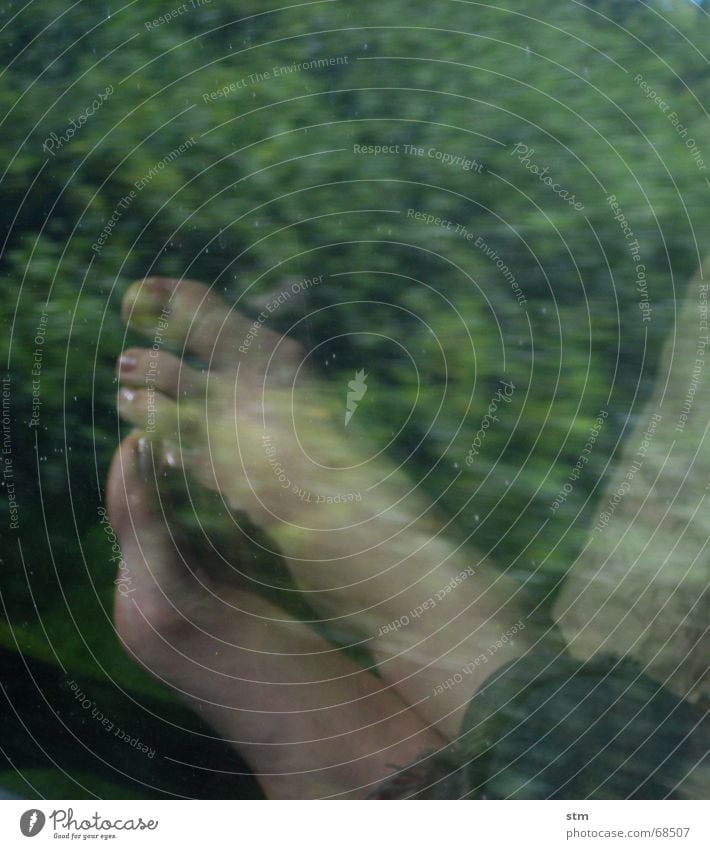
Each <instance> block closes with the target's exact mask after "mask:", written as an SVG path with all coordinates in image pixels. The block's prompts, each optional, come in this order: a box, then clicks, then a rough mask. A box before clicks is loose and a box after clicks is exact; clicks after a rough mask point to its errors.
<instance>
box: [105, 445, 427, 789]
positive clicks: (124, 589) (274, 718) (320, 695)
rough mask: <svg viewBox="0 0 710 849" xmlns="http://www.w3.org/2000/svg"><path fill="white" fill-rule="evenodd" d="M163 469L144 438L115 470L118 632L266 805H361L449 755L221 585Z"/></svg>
mask: <svg viewBox="0 0 710 849" xmlns="http://www.w3.org/2000/svg"><path fill="white" fill-rule="evenodd" d="M154 460H155V466H154ZM163 471H164V470H163V469H162V468H161V467H160V460H159V458H154V456H153V453H152V451H151V448H150V445H149V444H148V443H146V441H145V440H143V439H141V438H139V436H138V435H137V434H136V435H134V436H131V437H128V438H127V439H126V440H124V442H123V443H122V445H121V447H120V449H119V451H117V453H116V456H115V458H114V461H113V465H112V469H111V473H110V477H109V482H108V493H107V496H108V507H109V513H110V517H111V522H112V524H113V525H114V527H115V529H116V531H117V533H118V535H119V538H120V541H121V546H122V552H123V558H124V562H125V564H126V568H125V569H123V570H122V574H121V585H120V588H119V592H118V593H117V595H116V603H115V621H116V627H117V630H118V633H119V636H120V638H121V640H122V641H123V643H124V644H125V646H126V648H127V650H128V651H129V653H130V654H131V655H132V656H133V657H135V659H136V660H137V661H139V662H140V663H141V664H142V665H143V666H144V667H145V668H146V669H148V670H149V671H150V672H151V673H153V674H154V675H156V676H157V677H158V678H159V679H160V680H162V681H163V682H165V683H167V684H168V685H170V686H171V687H173V688H174V689H175V690H176V691H177V692H179V693H180V695H181V696H182V697H183V698H185V699H186V700H187V702H188V703H189V704H190V705H191V706H192V707H193V708H194V709H195V710H196V711H197V712H198V713H199V714H200V715H201V716H202V717H203V718H204V719H205V720H207V721H208V722H209V723H210V724H211V725H212V726H213V727H214V728H215V729H216V731H217V732H218V733H219V734H220V735H221V736H223V737H224V738H225V739H226V740H228V741H229V742H231V743H232V744H233V745H234V746H235V747H236V748H237V749H238V751H239V752H240V753H241V754H242V756H243V757H244V758H245V759H246V760H247V761H248V762H249V764H250V765H251V766H252V768H253V770H254V772H255V773H256V775H257V776H258V777H259V780H260V783H261V785H262V787H263V788H264V791H265V792H266V794H267V795H268V796H271V797H273V798H317V797H323V796H331V795H339V796H341V797H354V798H357V797H363V796H366V795H367V793H368V792H369V791H371V790H372V785H373V783H376V782H380V781H382V780H383V779H384V778H385V777H387V776H388V775H390V774H391V773H392V771H393V770H392V766H391V765H392V764H402V765H404V764H406V763H409V762H411V761H412V760H414V759H415V757H416V756H417V755H418V753H420V752H421V751H422V750H424V749H435V750H437V749H439V748H440V747H441V745H442V740H441V738H440V737H439V736H438V735H437V734H435V733H433V732H431V731H427V730H426V729H425V728H424V724H423V723H422V722H421V721H420V720H419V719H418V718H417V717H416V715H415V714H414V713H413V712H412V711H411V710H409V706H408V705H405V703H404V702H403V701H402V700H401V699H400V698H399V697H398V696H397V695H396V694H394V693H393V692H392V691H391V689H389V688H387V687H386V686H384V685H383V684H382V682H381V681H378V679H377V678H376V677H374V676H373V675H371V674H370V673H368V672H366V671H364V670H363V669H361V668H360V667H359V666H358V665H356V664H355V663H354V662H353V661H351V660H349V659H348V658H347V657H345V655H343V654H342V653H341V652H339V651H336V650H334V649H333V648H332V646H331V645H330V644H329V643H327V642H326V641H325V640H323V639H322V638H321V637H319V636H317V635H316V634H315V633H314V632H313V631H311V630H310V629H309V628H308V627H307V626H305V625H303V624H301V623H298V622H294V621H293V620H290V619H289V618H288V617H287V616H286V615H285V614H284V613H283V612H282V611H280V610H279V609H278V608H276V607H274V606H273V605H271V604H269V603H268V602H266V601H265V600H263V599H262V598H260V597H258V596H256V595H254V594H253V593H249V592H246V591H240V590H239V589H237V588H235V586H234V581H233V580H232V578H231V576H230V575H225V576H224V577H225V578H226V580H225V581H221V580H220V577H221V576H220V569H222V570H223V571H224V570H227V569H228V567H225V566H224V564H220V563H219V562H215V563H211V562H210V558H209V556H208V554H207V551H202V552H201V554H200V557H199V558H193V557H191V556H190V555H189V554H188V553H187V549H186V548H185V547H183V546H181V545H180V544H179V542H178V540H179V529H176V528H175V527H173V525H172V523H171V522H170V520H169V513H168V512H167V511H166V512H163V510H162V507H163V506H164V505H163V504H162V503H161V499H160V496H159V493H158V492H157V490H156V488H155V481H156V480H160V479H161V478H162V475H163ZM239 545H240V541H239V540H238V539H237V538H236V536H235V547H239ZM215 559H216V558H215Z"/></svg>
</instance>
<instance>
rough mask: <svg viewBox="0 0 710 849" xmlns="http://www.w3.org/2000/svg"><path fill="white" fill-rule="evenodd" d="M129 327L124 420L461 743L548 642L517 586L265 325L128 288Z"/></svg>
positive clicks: (160, 289) (172, 294)
mask: <svg viewBox="0 0 710 849" xmlns="http://www.w3.org/2000/svg"><path fill="white" fill-rule="evenodd" d="M124 318H125V320H126V321H127V323H128V324H129V326H130V327H132V328H133V329H135V330H138V331H140V332H142V333H143V334H144V335H145V336H147V338H148V347H146V348H143V349H141V348H134V349H130V350H128V351H127V352H126V354H125V355H124V358H123V360H122V364H121V367H120V380H121V386H122V388H121V392H120V410H121V414H122V415H123V417H124V418H126V419H127V420H129V421H130V422H132V423H133V424H134V425H136V426H137V427H139V428H141V429H143V430H144V431H148V432H150V435H151V436H152V437H153V438H154V439H155V442H154V444H155V445H156V446H160V448H159V449H156V450H160V451H162V452H163V454H164V456H163V458H162V459H163V460H166V461H168V462H170V463H172V464H173V465H180V466H182V467H184V468H186V469H187V470H188V471H189V472H190V473H191V474H192V475H193V476H194V477H196V478H197V479H198V480H199V481H200V482H201V484H203V485H204V486H205V487H207V488H210V489H212V490H214V491H216V492H218V493H219V494H220V495H221V496H222V497H223V498H224V501H225V502H226V504H227V505H228V507H229V509H230V511H231V513H232V517H231V519H230V521H233V522H235V523H236V522H238V518H237V517H238V516H239V515H243V514H246V515H247V516H248V517H249V520H250V521H251V522H253V523H254V524H255V525H257V526H259V528H260V529H261V530H262V531H264V532H266V534H267V535H268V539H271V540H272V541H273V543H274V544H275V546H276V547H277V548H278V550H279V551H280V552H281V554H282V555H283V557H284V558H285V561H286V563H287V565H288V568H289V570H290V572H291V574H292V576H293V579H294V580H295V582H296V584H297V586H298V587H299V588H300V589H301V590H302V591H304V592H305V593H306V595H307V598H308V600H309V602H310V603H311V605H312V606H313V607H314V608H315V609H316V610H317V611H318V613H319V614H320V615H321V616H323V617H325V618H327V619H329V620H330V622H329V624H330V625H331V626H332V627H333V629H334V631H339V632H340V633H346V634H349V635H352V639H353V640H356V641H360V642H361V643H363V644H364V646H365V647H366V648H367V649H368V650H369V651H370V652H371V654H372V655H373V656H374V658H375V661H376V663H377V665H378V670H379V673H380V675H381V676H382V678H383V680H384V681H386V682H387V683H388V684H390V685H392V687H393V688H394V689H396V691H397V692H398V693H399V694H400V695H401V696H402V697H403V698H404V699H405V700H406V701H408V702H409V703H410V704H412V705H414V706H415V709H416V710H417V711H418V712H419V714H420V715H421V716H422V717H423V718H424V719H425V721H426V722H428V723H431V724H433V725H435V726H436V727H437V729H438V730H439V731H440V732H441V733H443V734H444V735H445V736H446V737H447V738H449V739H452V738H453V737H455V735H456V734H457V732H458V729H459V726H460V721H461V717H462V713H463V711H464V710H465V707H466V705H467V703H468V701H469V699H470V698H471V695H472V694H473V692H474V691H475V690H476V689H477V687H478V686H479V685H480V683H481V682H482V681H483V680H485V678H486V677H488V675H490V673H491V672H492V671H493V670H494V669H495V668H497V667H498V666H500V665H502V664H504V663H506V662H507V661H509V660H511V659H512V658H514V657H517V656H519V655H520V654H521V653H523V651H524V650H525V649H526V648H527V647H528V645H529V644H531V643H532V642H534V641H535V640H537V638H538V635H537V634H536V633H535V629H534V628H533V626H532V625H530V624H529V623H528V622H527V620H526V619H525V613H526V610H525V605H524V604H521V603H520V593H519V590H518V588H517V586H516V585H515V584H514V583H512V582H510V581H508V580H507V579H505V578H504V577H503V576H501V575H500V574H499V573H498V572H497V571H495V570H494V569H492V568H490V566H489V565H488V564H486V563H485V562H483V561H481V560H480V559H479V557H478V556H477V555H476V554H475V552H473V551H470V550H467V549H462V548H458V547H457V546H456V545H455V544H454V543H453V542H452V541H451V540H450V539H449V538H448V537H447V536H446V535H445V533H444V526H445V522H444V521H442V520H441V519H440V518H437V517H436V515H435V512H434V511H433V508H432V505H431V503H430V502H429V501H428V500H427V499H426V498H425V497H424V496H423V495H422V494H421V492H420V491H419V490H418V489H417V488H416V487H413V486H412V484H411V482H410V481H409V480H408V478H407V477H406V476H405V475H404V474H403V473H402V472H400V471H399V470H398V469H396V468H395V467H394V465H392V463H391V462H390V461H388V460H387V459H385V455H384V453H381V451H380V449H381V448H382V447H383V446H378V445H375V446H373V445H372V444H371V442H370V441H369V440H368V438H367V437H366V436H364V435H363V433H362V431H358V430H357V428H356V426H355V423H354V422H351V423H350V424H349V426H348V428H347V430H345V426H344V424H343V397H342V392H341V389H342V387H340V386H338V387H337V388H336V389H333V388H332V387H331V385H330V384H329V383H328V382H326V381H325V380H323V379H320V378H318V377H317V376H316V374H315V371H314V370H312V369H311V368H310V366H309V363H308V362H307V358H306V357H305V355H304V352H303V350H302V349H301V347H300V346H299V345H298V344H297V343H296V342H294V341H293V340H291V339H289V338H287V337H283V336H281V335H280V334H278V333H275V332H274V331H273V330H271V329H269V328H268V327H267V326H266V325H267V322H262V323H261V324H258V323H255V322H254V321H252V320H251V319H247V318H245V317H243V316H241V315H240V314H239V313H237V312H235V311H234V310H231V309H229V307H228V305H227V304H225V303H224V302H223V301H222V300H221V299H220V298H217V297H215V296H214V295H212V294H211V293H209V292H208V290H207V289H206V288H205V287H203V286H201V285H199V284H196V283H193V282H191V281H185V280H182V281H176V280H166V279H162V278H151V279H148V280H145V281H140V282H138V283H136V284H134V285H133V286H132V287H131V288H130V290H129V291H128V293H127V295H126V298H125V300H124ZM166 345H168V346H170V347H172V348H173V349H174V350H175V351H176V354H177V355H178V356H175V355H173V354H171V353H168V352H167V351H166V350H165V346H166ZM184 353H187V354H189V355H191V356H193V357H196V358H198V359H199V360H200V361H201V362H202V363H203V364H204V366H206V367H208V368H205V369H203V370H199V369H196V368H192V367H190V366H188V365H187V363H186V362H185V360H184V359H183V358H182V355H183V354H184ZM452 588H453V590H454V591H452ZM521 621H522V622H523V623H524V624H525V625H527V626H528V627H525V628H522V629H521V628H515V633H514V635H511V634H510V632H511V631H512V630H513V628H514V626H515V623H517V622H521ZM491 647H494V649H495V650H493V651H491V650H490V649H491ZM482 653H483V654H485V655H486V662H485V664H484V663H483V662H481V663H480V664H477V665H476V664H474V665H472V661H473V660H474V659H475V658H477V657H479V656H480V655H481V654H482ZM464 667H465V668H466V671H465V672H462V670H463V669H464ZM452 677H453V678H455V679H456V681H457V686H454V687H447V688H444V689H443V690H442V688H441V684H442V683H444V682H447V681H448V680H449V679H451V678H452ZM459 679H460V680H459Z"/></svg>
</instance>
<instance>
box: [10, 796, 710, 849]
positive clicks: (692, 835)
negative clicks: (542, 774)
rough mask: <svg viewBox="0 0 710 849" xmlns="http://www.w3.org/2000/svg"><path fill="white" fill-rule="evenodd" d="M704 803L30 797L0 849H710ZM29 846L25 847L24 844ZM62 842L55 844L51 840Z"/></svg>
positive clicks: (15, 808)
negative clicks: (89, 848)
mask: <svg viewBox="0 0 710 849" xmlns="http://www.w3.org/2000/svg"><path fill="white" fill-rule="evenodd" d="M709 807H710V806H709V805H708V803H707V802H675V801H664V802H658V801H634V802H618V801H613V802H603V801H594V802H584V801H580V802H572V801H561V802H560V801H551V802H525V801H523V802H489V801H469V802H456V801H444V802H382V801H372V802H335V801H333V802H328V801H322V802H291V801H289V802H277V801H268V802H258V801H257V802H255V801H238V800H234V801H229V800H227V801H219V802H215V801H162V800H161V801H154V802H151V801H145V800H141V801H136V802H131V801H106V802H102V801H97V802H87V801H79V802H66V801H51V802H43V801H32V802H20V801H16V800H12V801H9V800H8V801H4V802H1V803H0V846H2V847H16V846H23V847H28V846H30V845H31V846H35V847H40V846H43V845H47V844H48V843H51V844H52V845H54V846H57V845H67V844H78V843H79V842H81V843H82V844H86V843H87V842H92V843H93V844H94V845H96V844H98V843H100V844H101V845H106V844H107V843H108V844H109V845H115V846H119V845H120V846H126V847H128V846H134V845H135V846H138V845H140V846H160V847H161V849H162V847H171V849H172V848H173V847H182V846H195V845H196V843H198V842H200V843H201V844H202V845H204V846H205V847H207V846H209V847H210V849H212V847H221V846H225V847H240V849H242V847H245V849H246V847H249V848H250V849H251V847H254V849H257V847H262V846H265V847H268V849H271V847H284V849H321V847H323V849H356V847H357V849H371V847H372V849H375V847H376V849H379V848H380V847H383V846H388V845H393V846H395V845H396V846H406V847H408V849H409V847H420V846H421V847H437V849H438V848H439V847H442V849H444V847H445V849H464V847H465V849H472V848H473V847H485V849H488V847H502V849H512V848H513V847H521V849H527V847H538V846H539V847H545V849H548V847H557V846H568V847H572V846H576V847H581V846H589V847H593V846H602V845H608V846H640V847H641V846H648V847H651V846H669V847H670V846H676V847H678V849H691V847H693V849H695V847H698V849H700V847H702V849H707V847H708V846H710V817H709V816H708V814H709V813H710V811H709V810H708V808H709ZM30 840H34V841H35V842H33V843H31V844H30V843H29V842H28V841H30ZM60 841H61V842H60Z"/></svg>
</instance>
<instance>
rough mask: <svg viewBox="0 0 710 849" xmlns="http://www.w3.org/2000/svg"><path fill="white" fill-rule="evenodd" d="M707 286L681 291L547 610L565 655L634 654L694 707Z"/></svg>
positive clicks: (704, 557)
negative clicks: (584, 536) (647, 381)
mask: <svg viewBox="0 0 710 849" xmlns="http://www.w3.org/2000/svg"><path fill="white" fill-rule="evenodd" d="M707 279H708V275H707V273H706V274H705V279H704V280H703V279H702V278H701V277H697V278H696V279H695V280H694V281H693V282H692V283H691V284H690V286H689V287H688V289H687V290H686V292H685V293H683V297H684V300H683V301H682V303H681V304H680V309H679V312H678V316H677V323H676V332H675V333H674V334H673V335H672V337H671V338H670V339H669V340H668V342H667V344H666V347H665V349H664V351H663V355H662V357H661V362H660V366H659V370H658V377H657V379H656V388H655V390H654V392H653V395H652V397H651V399H650V400H649V401H648V403H647V404H646V406H645V407H644V409H643V410H642V412H641V413H640V414H635V415H634V419H633V421H632V422H631V423H630V427H629V430H630V433H629V435H628V436H626V437H625V448H624V452H623V454H622V457H621V459H620V461H619V463H618V465H617V466H616V469H615V471H614V472H613V474H612V475H611V479H610V482H609V485H608V486H607V488H606V491H605V493H604V494H603V495H602V497H601V499H600V501H599V512H598V514H597V519H596V525H595V527H594V528H593V529H592V532H591V537H590V540H589V544H588V545H587V546H586V547H585V548H584V550H583V552H582V554H581V555H580V557H579V558H578V560H577V561H576V563H575V564H573V566H572V568H571V570H570V572H569V574H568V576H567V579H566V582H565V585H564V587H563V588H562V592H561V593H560V596H559V598H558V600H557V604H556V607H555V617H556V619H557V620H558V622H559V624H560V626H561V628H562V631H563V633H564V636H565V638H566V639H567V641H568V644H569V650H570V652H571V653H572V654H573V655H575V656H577V657H580V658H585V657H591V656H593V655H594V654H596V653H597V652H605V653H612V654H616V655H624V654H626V655H630V656H631V657H633V658H635V659H636V660H638V661H639V663H640V664H641V666H642V667H643V669H644V670H645V672H646V673H647V674H649V675H651V676H653V677H654V678H656V679H657V680H658V681H659V682H660V683H662V684H664V685H665V686H666V687H668V688H669V689H671V690H673V691H674V692H675V693H676V694H677V695H679V696H682V697H686V698H688V699H689V700H690V701H694V702H700V703H702V702H703V701H707V700H708V697H709V696H710V678H708V665H707V661H708V657H710V639H709V638H708V630H707V625H708V599H709V598H710V596H709V594H708V583H709V582H708V575H709V564H710V519H709V518H708V516H709V515H710V512H709V511H710V489H709V485H710V374H709V372H708V369H710V344H709V343H710V337H709V336H708V333H710V330H709V329H708V284H707V282H705V281H707Z"/></svg>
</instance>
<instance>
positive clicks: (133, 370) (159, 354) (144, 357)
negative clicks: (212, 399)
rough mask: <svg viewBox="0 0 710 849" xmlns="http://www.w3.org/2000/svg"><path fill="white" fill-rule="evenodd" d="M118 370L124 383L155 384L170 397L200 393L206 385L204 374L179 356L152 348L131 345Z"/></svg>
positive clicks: (142, 385)
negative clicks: (132, 346)
mask: <svg viewBox="0 0 710 849" xmlns="http://www.w3.org/2000/svg"><path fill="white" fill-rule="evenodd" d="M117 372H118V378H119V380H120V381H121V383H122V384H123V385H124V386H135V387H151V388H152V389H156V390H158V391H159V392H162V393H164V394H165V395H167V396H168V397H170V398H178V397H185V396H197V395H199V393H200V392H201V391H202V390H203V389H204V384H205V380H204V377H203V375H202V374H201V373H200V372H199V371H196V370H195V369H193V368H190V366H188V365H186V364H185V363H184V362H183V360H181V359H180V358H179V357H175V356H173V355H172V354H169V353H168V352H167V351H155V350H152V349H149V348H128V349H127V350H126V351H124V352H123V354H122V355H121V357H120V359H119V361H118V368H117Z"/></svg>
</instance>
